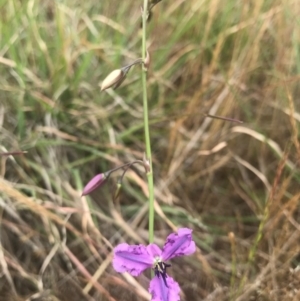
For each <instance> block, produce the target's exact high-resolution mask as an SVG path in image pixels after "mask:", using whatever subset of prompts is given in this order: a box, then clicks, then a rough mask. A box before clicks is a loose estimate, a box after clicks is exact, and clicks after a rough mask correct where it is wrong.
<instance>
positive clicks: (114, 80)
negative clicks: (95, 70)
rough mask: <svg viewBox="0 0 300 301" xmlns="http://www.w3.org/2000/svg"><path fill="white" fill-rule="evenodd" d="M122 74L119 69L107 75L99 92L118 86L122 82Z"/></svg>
mask: <svg viewBox="0 0 300 301" xmlns="http://www.w3.org/2000/svg"><path fill="white" fill-rule="evenodd" d="M124 76H125V75H124V72H123V71H122V70H121V69H116V70H114V71H112V72H111V73H109V74H108V75H107V76H106V78H105V79H104V81H103V82H102V85H101V91H104V90H106V89H108V88H110V87H112V86H115V85H116V86H119V85H120V84H121V83H122V81H123V80H124Z"/></svg>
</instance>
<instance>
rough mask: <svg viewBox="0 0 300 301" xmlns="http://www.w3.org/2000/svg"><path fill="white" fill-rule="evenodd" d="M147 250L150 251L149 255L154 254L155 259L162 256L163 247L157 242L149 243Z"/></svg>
mask: <svg viewBox="0 0 300 301" xmlns="http://www.w3.org/2000/svg"><path fill="white" fill-rule="evenodd" d="M147 251H148V253H149V255H150V256H152V258H153V259H155V257H161V249H160V247H159V246H158V245H156V244H150V245H148V246H147Z"/></svg>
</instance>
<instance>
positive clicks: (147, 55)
mask: <svg viewBox="0 0 300 301" xmlns="http://www.w3.org/2000/svg"><path fill="white" fill-rule="evenodd" d="M149 65H150V54H149V51H148V50H147V53H146V58H145V60H144V67H145V68H146V70H147V69H148V68H149Z"/></svg>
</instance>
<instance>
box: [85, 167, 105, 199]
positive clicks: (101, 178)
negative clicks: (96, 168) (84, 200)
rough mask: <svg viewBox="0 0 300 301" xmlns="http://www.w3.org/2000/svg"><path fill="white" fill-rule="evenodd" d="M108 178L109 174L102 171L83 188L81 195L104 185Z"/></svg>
mask: <svg viewBox="0 0 300 301" xmlns="http://www.w3.org/2000/svg"><path fill="white" fill-rule="evenodd" d="M107 178H108V176H107V175H106V174H105V173H100V174H98V175H96V176H94V177H93V178H92V179H91V180H90V181H89V182H88V183H87V184H86V185H85V187H84V188H83V192H82V194H81V196H84V195H88V194H90V193H91V192H92V191H94V190H95V189H97V188H98V187H100V186H102V185H103V184H104V183H105V182H106V180H107Z"/></svg>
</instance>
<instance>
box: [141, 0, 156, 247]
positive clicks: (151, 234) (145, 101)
mask: <svg viewBox="0 0 300 301" xmlns="http://www.w3.org/2000/svg"><path fill="white" fill-rule="evenodd" d="M147 15H148V0H144V7H143V35H142V58H143V60H144V59H145V58H146V50H147V49H146V26H147ZM142 82H143V107H144V130H145V144H146V155H147V159H148V160H149V163H150V171H149V172H148V173H147V179H148V189H149V243H152V242H153V240H154V185H153V170H152V157H151V144H150V131H149V117H148V115H149V114H148V99H147V70H146V69H145V68H143V71H142Z"/></svg>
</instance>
